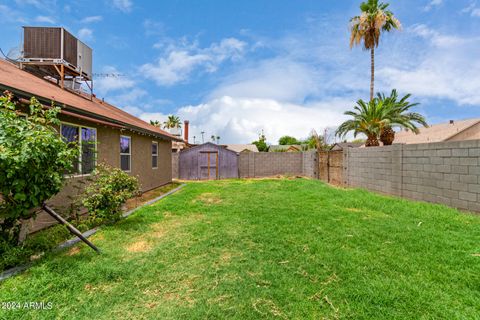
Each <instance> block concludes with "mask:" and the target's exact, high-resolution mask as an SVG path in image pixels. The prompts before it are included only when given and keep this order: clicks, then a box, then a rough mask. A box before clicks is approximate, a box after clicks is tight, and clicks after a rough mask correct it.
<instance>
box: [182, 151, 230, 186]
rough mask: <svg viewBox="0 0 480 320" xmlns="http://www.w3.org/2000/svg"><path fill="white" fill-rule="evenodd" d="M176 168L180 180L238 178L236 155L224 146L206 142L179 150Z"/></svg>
mask: <svg viewBox="0 0 480 320" xmlns="http://www.w3.org/2000/svg"><path fill="white" fill-rule="evenodd" d="M178 169H179V178H180V179H182V180H214V179H228V178H238V155H237V153H236V152H235V151H232V150H228V149H227V148H225V146H220V145H217V144H214V143H211V142H207V143H204V144H201V145H198V146H195V147H193V148H190V149H186V150H183V151H181V152H180V155H179V168H178Z"/></svg>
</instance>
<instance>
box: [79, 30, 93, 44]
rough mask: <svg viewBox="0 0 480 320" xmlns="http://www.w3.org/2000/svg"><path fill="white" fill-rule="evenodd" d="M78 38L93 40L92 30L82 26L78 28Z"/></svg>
mask: <svg viewBox="0 0 480 320" xmlns="http://www.w3.org/2000/svg"><path fill="white" fill-rule="evenodd" d="M77 35H78V38H79V39H80V40H82V41H91V40H93V30H92V29H90V28H82V29H80V30H78V33H77Z"/></svg>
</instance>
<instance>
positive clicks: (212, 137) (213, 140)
mask: <svg viewBox="0 0 480 320" xmlns="http://www.w3.org/2000/svg"><path fill="white" fill-rule="evenodd" d="M210 138H211V139H212V142H213V143H215V136H214V135H213V134H212V136H211V137H210Z"/></svg>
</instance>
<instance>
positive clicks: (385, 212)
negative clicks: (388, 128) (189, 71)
mask: <svg viewBox="0 0 480 320" xmlns="http://www.w3.org/2000/svg"><path fill="white" fill-rule="evenodd" d="M92 240H93V242H94V243H95V244H97V245H98V246H99V247H101V249H102V250H103V254H102V255H96V254H95V253H94V252H93V251H92V250H91V249H89V248H88V247H86V246H84V245H78V246H76V247H74V248H71V249H67V250H66V251H65V252H61V253H58V252H57V253H52V254H49V255H47V256H46V257H44V258H43V259H41V260H40V261H38V262H37V263H36V264H35V266H34V267H32V268H31V269H30V270H29V271H27V272H25V273H23V274H21V275H19V276H16V277H14V278H11V279H9V280H7V281H5V282H3V283H0V302H8V301H16V302H20V303H22V304H23V303H24V302H30V301H34V302H45V303H46V302H52V303H53V307H52V309H51V310H43V311H41V310H25V309H22V310H16V311H12V310H10V311H8V310H4V309H3V310H2V309H0V319H21V318H22V317H23V318H28V319H30V318H34V319H37V318H38V319H43V318H45V319H54V318H65V319H67V318H68V319H223V318H238V319H259V318H280V319H292V318H293V319H321V318H328V319H335V318H350V319H393V318H395V319H420V318H421V319H440V318H443V319H479V318H480V218H479V217H478V216H472V215H467V214H461V213H459V212H458V211H456V210H453V209H449V208H446V207H443V206H438V205H430V204H425V203H416V202H410V201H407V200H401V199H394V198H389V197H384V196H380V195H375V194H373V193H369V192H366V191H362V190H342V189H336V188H332V187H329V186H327V185H325V184H323V183H321V182H319V181H314V180H306V179H292V180H289V179H283V180H247V181H241V180H238V181H237V180H235V181H219V182H206V183H191V184H189V185H187V186H186V187H185V188H183V189H182V190H181V191H179V192H178V193H176V194H174V195H172V196H170V197H167V198H166V199H164V200H162V201H160V202H158V203H157V204H154V205H152V206H149V207H146V208H144V209H141V210H140V211H138V212H137V213H135V214H134V215H133V216H131V217H129V218H128V219H126V220H123V221H122V222H120V223H118V224H117V225H115V226H111V227H107V228H103V229H102V231H101V232H99V233H98V234H96V235H95V236H93V237H92Z"/></svg>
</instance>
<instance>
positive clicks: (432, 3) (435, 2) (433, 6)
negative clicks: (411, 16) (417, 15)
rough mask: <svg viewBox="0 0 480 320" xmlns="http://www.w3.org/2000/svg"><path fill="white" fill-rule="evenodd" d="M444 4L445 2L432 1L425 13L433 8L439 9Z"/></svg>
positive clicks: (441, 0) (426, 7)
mask: <svg viewBox="0 0 480 320" xmlns="http://www.w3.org/2000/svg"><path fill="white" fill-rule="evenodd" d="M442 4H443V0H431V1H430V2H429V3H428V4H427V5H426V6H425V7H424V8H423V10H424V11H430V10H432V9H433V8H436V7H439V6H441V5H442Z"/></svg>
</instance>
